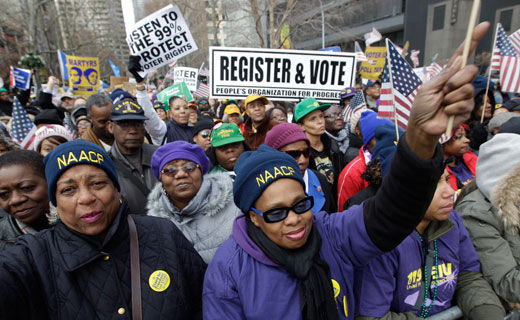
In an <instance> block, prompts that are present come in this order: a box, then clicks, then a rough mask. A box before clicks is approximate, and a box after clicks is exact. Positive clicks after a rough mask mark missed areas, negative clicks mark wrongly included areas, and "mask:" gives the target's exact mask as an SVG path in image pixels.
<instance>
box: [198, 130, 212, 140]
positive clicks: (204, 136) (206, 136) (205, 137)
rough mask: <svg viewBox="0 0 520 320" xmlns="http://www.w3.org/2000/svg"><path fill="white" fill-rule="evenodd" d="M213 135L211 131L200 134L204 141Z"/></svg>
mask: <svg viewBox="0 0 520 320" xmlns="http://www.w3.org/2000/svg"><path fill="white" fill-rule="evenodd" d="M210 134H211V131H209V130H208V131H202V132H201V133H200V136H201V137H202V138H203V139H207V138H208V137H209V135H210Z"/></svg>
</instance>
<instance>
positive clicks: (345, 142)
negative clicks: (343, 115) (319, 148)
mask: <svg viewBox="0 0 520 320" xmlns="http://www.w3.org/2000/svg"><path fill="white" fill-rule="evenodd" d="M325 132H326V133H327V135H328V136H329V137H331V139H334V140H336V142H337V143H338V146H339V150H340V151H341V152H342V153H345V152H346V151H347V149H348V146H349V142H350V141H349V137H348V131H347V129H345V128H343V129H341V130H340V131H338V136H334V135H332V134H330V133H329V132H328V131H325Z"/></svg>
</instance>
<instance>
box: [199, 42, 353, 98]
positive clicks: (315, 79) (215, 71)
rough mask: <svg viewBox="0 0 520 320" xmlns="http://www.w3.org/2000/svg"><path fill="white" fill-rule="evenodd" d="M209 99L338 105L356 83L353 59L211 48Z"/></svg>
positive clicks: (338, 55) (340, 54)
mask: <svg viewBox="0 0 520 320" xmlns="http://www.w3.org/2000/svg"><path fill="white" fill-rule="evenodd" d="M209 50H210V65H211V68H210V69H211V77H210V78H211V97H216V98H222V97H227V98H238V99H243V98H245V97H247V96H249V95H252V94H258V95H262V96H265V97H267V98H268V99H274V100H287V101H298V100H300V99H303V98H306V97H313V98H315V99H317V100H319V101H323V102H338V101H339V99H340V98H339V94H340V91H341V89H343V88H345V87H352V86H353V84H354V81H355V71H356V68H355V66H356V55H355V53H345V52H323V51H306V50H277V49H257V48H225V47H210V49H209Z"/></svg>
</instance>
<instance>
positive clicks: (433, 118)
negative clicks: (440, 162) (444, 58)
mask: <svg viewBox="0 0 520 320" xmlns="http://www.w3.org/2000/svg"><path fill="white" fill-rule="evenodd" d="M488 27H489V23H488V22H483V23H480V24H479V25H478V26H476V27H475V30H474V31H473V35H472V38H471V45H470V54H471V52H472V51H473V50H475V48H476V46H477V44H478V42H479V41H480V39H482V37H483V36H484V34H485V33H486V31H487V29H488ZM463 45H464V44H461V46H460V47H459V48H458V49H457V50H456V51H455V53H454V54H453V56H452V58H451V59H450V62H449V63H448V66H447V67H446V69H444V70H443V71H442V72H441V73H440V74H439V75H438V76H437V77H435V78H434V79H432V80H431V81H429V82H427V83H426V84H425V85H424V86H422V87H421V89H420V90H419V92H418V94H417V96H416V97H415V100H414V102H413V107H412V111H411V114H410V119H409V121H408V130H407V133H406V142H407V143H408V145H409V146H410V148H411V149H412V150H413V151H414V152H415V153H416V154H417V155H418V156H419V157H421V158H423V159H430V158H431V157H432V156H433V154H434V152H435V147H436V145H437V142H438V140H439V137H440V136H441V135H442V133H444V132H445V130H446V127H447V124H448V118H449V117H450V116H451V115H453V116H455V120H454V128H457V127H458V126H459V125H460V124H461V123H462V122H463V121H465V120H466V119H468V118H469V116H470V113H471V110H473V104H474V102H473V86H472V85H471V82H473V79H474V78H475V77H476V75H477V72H478V69H477V68H476V67H475V66H474V65H468V66H465V67H464V68H462V69H461V68H460V66H461V61H462V59H461V55H462V50H463Z"/></svg>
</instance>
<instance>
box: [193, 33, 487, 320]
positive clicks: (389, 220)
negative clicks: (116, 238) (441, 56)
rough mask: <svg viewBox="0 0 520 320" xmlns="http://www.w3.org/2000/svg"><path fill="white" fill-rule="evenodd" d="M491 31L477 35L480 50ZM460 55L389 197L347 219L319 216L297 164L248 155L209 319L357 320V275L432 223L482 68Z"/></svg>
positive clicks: (422, 97) (432, 98)
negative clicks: (456, 133) (431, 209)
mask: <svg viewBox="0 0 520 320" xmlns="http://www.w3.org/2000/svg"><path fill="white" fill-rule="evenodd" d="M488 27H489V24H488V23H484V24H481V25H479V26H478V27H476V28H475V31H474V33H473V39H472V48H473V49H474V48H475V47H476V46H477V44H478V42H479V40H480V39H481V38H482V37H483V36H484V34H485V31H486V30H487V28H488ZM461 52H462V49H460V50H458V51H457V52H456V53H455V55H454V57H453V59H452V62H451V63H450V64H449V65H448V67H447V68H446V69H445V70H443V71H442V72H441V73H440V74H439V75H438V76H437V77H436V78H434V79H433V80H431V81H430V82H428V83H426V84H425V85H424V86H423V87H421V89H420V90H419V92H418V94H417V97H416V99H415V100H414V102H413V108H412V111H411V115H410V120H409V123H408V131H407V132H406V133H405V135H403V136H402V137H401V139H400V140H399V143H398V145H397V150H396V153H395V155H394V157H393V161H392V164H391V168H390V171H389V173H388V175H387V177H386V178H385V180H384V181H383V183H382V185H381V189H380V190H379V191H378V193H377V194H376V196H375V197H374V198H371V199H368V200H366V201H365V202H364V203H363V204H362V205H360V206H354V207H352V208H350V209H349V210H348V212H343V213H336V214H331V215H329V214H327V213H326V212H320V213H318V214H315V215H313V214H312V211H311V208H312V206H313V198H312V197H310V196H308V195H307V194H305V191H304V190H305V181H304V180H303V177H302V174H301V172H300V170H299V167H298V164H297V163H296V161H295V160H294V158H292V157H291V156H289V155H287V154H283V153H281V152H279V151H276V150H274V149H272V148H270V147H268V146H265V145H262V146H260V148H259V149H258V150H257V151H256V152H245V153H244V154H242V156H241V157H240V158H239V159H238V162H237V163H236V165H235V172H236V179H235V182H234V187H233V197H234V201H235V204H236V205H237V206H238V207H239V208H240V209H241V211H242V213H243V216H240V217H238V218H237V219H236V220H235V223H234V226H233V233H232V237H230V238H229V239H228V240H227V241H226V242H224V243H223V244H222V246H221V247H220V248H219V250H218V251H217V253H216V254H215V256H214V257H213V260H212V261H211V263H210V265H209V267H208V270H207V271H206V275H205V279H204V291H203V314H204V318H205V319H222V318H225V319H245V318H249V319H276V318H280V317H283V318H284V319H302V318H303V319H353V316H354V315H355V314H356V308H355V305H356V303H355V299H354V291H353V287H352V284H353V283H354V269H355V268H357V267H361V266H363V265H365V264H366V263H368V262H369V261H370V260H371V259H372V258H375V257H377V256H380V255H382V254H383V253H384V252H386V251H391V250H393V249H394V248H395V247H396V246H397V245H399V243H401V241H402V240H404V239H405V238H406V237H407V236H408V235H409V234H410V233H411V232H412V231H413V230H414V228H415V227H416V226H417V224H418V223H419V222H420V221H421V220H422V219H423V216H424V213H425V212H426V210H427V208H428V206H429V204H430V202H431V200H432V198H433V195H434V193H435V189H436V187H437V183H438V181H439V178H440V176H441V175H442V172H443V171H444V167H443V159H442V152H441V150H440V148H439V147H438V140H439V138H440V136H441V135H442V133H444V131H445V130H446V127H447V123H448V118H449V116H451V115H453V116H454V118H455V124H456V125H459V124H460V123H461V122H462V121H464V120H465V119H467V118H468V116H469V114H470V112H471V109H472V105H473V101H472V96H473V88H472V87H471V81H472V80H473V78H474V77H475V76H476V74H477V72H478V69H477V68H476V67H475V66H472V65H469V66H466V67H464V68H462V69H461V68H460V63H461V58H460V54H461ZM311 105H314V103H312V104H311ZM318 105H319V104H318ZM318 110H319V109H318ZM320 111H321V110H320ZM297 114H298V112H297V111H295V116H296V115H297ZM311 144H312V141H311ZM381 221H384V222H385V223H381ZM331 279H332V282H331Z"/></svg>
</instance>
